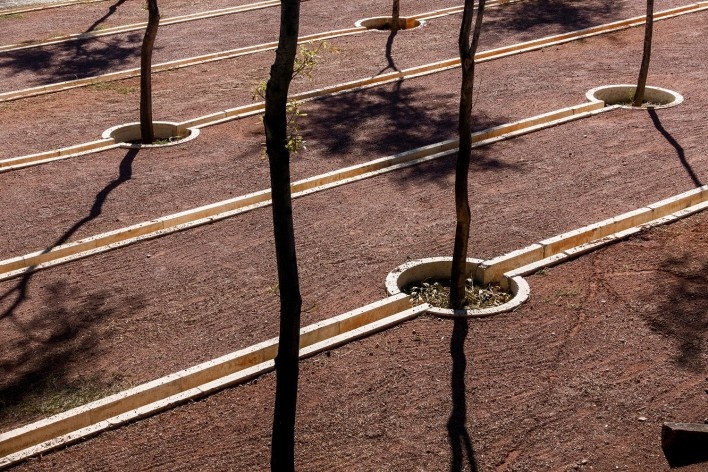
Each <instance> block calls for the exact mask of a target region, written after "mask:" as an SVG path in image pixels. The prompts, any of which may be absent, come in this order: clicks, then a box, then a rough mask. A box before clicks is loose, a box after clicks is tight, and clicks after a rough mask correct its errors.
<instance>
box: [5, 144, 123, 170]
mask: <svg viewBox="0 0 708 472" xmlns="http://www.w3.org/2000/svg"><path fill="white" fill-rule="evenodd" d="M118 146H119V145H118V144H117V143H116V142H115V141H114V140H113V138H108V139H99V140H96V141H90V142H88V143H82V144H76V145H74V146H68V147H65V148H60V149H54V150H52V151H46V152H40V153H37V154H29V155H26V156H20V157H12V158H10V159H2V160H0V173H2V172H9V171H12V170H18V169H24V168H25V167H31V166H36V165H40V164H46V163H47V162H52V161H57V160H60V159H67V158H69V157H76V156H83V155H86V154H90V153H93V152H97V151H106V150H108V149H113V148H115V147H118Z"/></svg>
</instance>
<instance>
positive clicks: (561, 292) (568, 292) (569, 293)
mask: <svg viewBox="0 0 708 472" xmlns="http://www.w3.org/2000/svg"><path fill="white" fill-rule="evenodd" d="M577 294H578V289H577V288H575V287H570V288H560V289H558V290H556V297H558V298H562V297H574V296H576V295H577Z"/></svg>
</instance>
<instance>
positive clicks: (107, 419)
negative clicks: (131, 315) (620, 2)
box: [0, 186, 708, 469]
mask: <svg viewBox="0 0 708 472" xmlns="http://www.w3.org/2000/svg"><path fill="white" fill-rule="evenodd" d="M699 191H700V192H699ZM696 195H701V198H702V201H701V202H700V203H697V204H694V205H692V206H688V207H686V206H685V205H686V204H687V202H691V201H696V200H697V198H698V197H696ZM647 208H649V209H650V212H649V213H650V214H652V215H657V216H658V215H664V214H665V213H666V212H667V211H669V210H672V209H673V210H676V211H674V212H673V213H669V214H666V215H664V216H660V217H659V218H658V219H655V220H652V221H648V222H646V223H640V224H639V225H638V226H635V227H632V228H628V229H626V230H623V231H620V232H618V233H615V234H614V235H612V236H610V237H604V238H602V237H601V238H599V239H596V240H587V241H586V242H581V244H580V245H578V246H575V247H573V248H570V249H568V250H566V251H565V253H566V254H565V255H566V256H567V255H568V254H569V253H571V254H572V255H574V256H577V255H580V254H584V253H586V252H588V251H590V250H594V249H596V248H598V247H600V246H603V245H606V244H609V243H610V242H614V241H618V240H619V238H624V237H627V236H629V235H630V234H634V233H636V232H639V231H641V230H642V229H645V228H647V227H650V226H657V225H661V224H666V223H670V222H673V221H676V220H677V219H680V218H684V217H686V216H689V215H691V214H694V213H697V212H699V211H703V210H705V209H708V186H704V187H701V188H700V189H694V190H691V191H689V192H684V193H683V194H680V195H676V196H674V197H671V198H668V199H666V200H662V201H661V202H657V203H656V204H653V205H650V206H648V207H647ZM646 214H647V210H646V209H644V208H642V209H639V210H635V211H634V212H630V213H626V214H623V215H620V216H618V217H615V218H611V219H609V220H606V221H623V222H627V221H635V222H641V221H643V217H641V216H640V215H646ZM635 218H637V219H635ZM602 223H603V222H600V223H597V224H594V225H590V226H588V227H586V228H589V227H593V228H596V227H599V226H600V225H601V224H602ZM620 228H621V225H620ZM615 229H617V228H615ZM581 230H582V229H581ZM581 230H576V231H573V232H570V233H564V234H562V235H559V236H556V237H554V238H550V239H549V240H553V241H560V240H564V241H576V242H580V241H583V239H576V237H575V236H576V235H577V234H579V233H578V231H580V232H582V231H581ZM546 241H548V240H546ZM542 243H543V242H542ZM541 247H544V246H541ZM510 254H516V255H517V256H518V255H519V254H528V251H525V250H521V251H514V252H512V253H510ZM556 255H558V254H556ZM502 258H505V256H501V258H496V259H493V260H492V261H494V260H500V259H502ZM565 259H566V257H563V258H560V259H554V258H553V256H552V257H550V258H547V259H546V260H542V261H537V263H535V264H531V265H525V266H522V267H519V268H516V269H514V270H512V271H509V272H507V273H505V274H504V275H505V276H507V277H512V278H513V277H518V276H519V275H520V274H522V273H532V272H535V271H536V270H538V269H539V268H540V267H542V266H539V263H540V262H545V263H546V265H544V266H543V267H545V266H547V265H551V264H556V263H558V262H562V261H563V260H565ZM504 260H510V259H509V258H508V257H507V258H505V259H504ZM517 261H520V262H521V261H525V259H524V258H523V257H521V258H518V259H517ZM480 266H481V264H480ZM409 303H410V302H409V299H408V296H407V295H405V294H397V295H394V296H391V297H388V298H386V299H383V300H381V301H378V302H374V303H371V304H369V305H366V306H364V307H361V308H358V309H356V310H353V311H350V312H347V313H345V314H342V315H339V316H336V317H334V318H330V319H328V320H324V321H321V322H319V323H315V324H313V325H310V326H308V327H305V328H302V329H301V331H300V336H301V339H300V357H301V358H305V357H309V356H312V355H314V354H316V353H318V352H322V351H325V350H329V349H332V348H334V347H337V346H340V345H343V344H346V343H348V342H350V341H352V340H355V339H359V338H362V337H365V336H368V335H370V334H373V333H375V332H378V331H381V330H384V329H387V328H389V327H392V326H395V325H397V324H399V323H401V322H402V321H405V320H409V319H412V318H415V317H417V316H418V315H420V314H422V313H425V312H426V311H430V310H431V307H430V305H427V304H423V305H419V306H417V307H413V308H410V305H409ZM276 354H277V339H270V340H268V341H265V342H262V343H259V344H256V345H254V346H251V347H248V348H245V349H242V350H240V351H236V352H234V353H231V354H228V355H226V356H222V357H220V358H217V359H214V360H211V361H208V362H205V363H202V364H199V365H197V366H194V367H191V368H189V369H185V370H183V371H180V372H176V373H174V374H170V375H168V376H165V377H162V378H160V379H157V380H154V381H152V382H148V383H146V384H142V385H140V386H138V387H134V388H132V389H129V390H126V391H124V392H120V393H117V394H115V395H111V396H109V397H106V398H103V399H101V400H97V401H95V402H92V403H89V404H87V405H83V406H81V407H77V408H74V409H72V410H69V411H66V412H64V413H60V414H58V415H54V416H52V417H49V418H45V419H43V420H40V421H37V422H35V423H32V424H30V425H27V426H24V427H21V428H17V429H15V430H12V431H9V432H7V433H3V434H0V469H4V468H7V467H10V466H12V465H14V464H17V463H19V462H22V461H24V460H26V459H27V458H29V457H32V456H36V455H39V454H42V453H45V452H48V451H50V450H53V449H56V448H60V447H64V446H67V445H69V444H72V443H75V442H78V441H81V440H84V439H87V438H89V437H91V436H94V435H96V434H99V433H100V432H102V431H105V430H108V429H113V428H116V427H119V426H121V425H123V424H126V423H128V422H131V421H136V420H139V419H142V418H145V417H148V416H151V415H154V414H156V413H159V412H161V411H164V410H167V409H169V408H173V407H175V406H177V405H180V404H183V403H186V402H188V401H191V400H194V399H197V398H201V397H204V396H206V395H210V394H212V393H215V392H217V391H219V390H221V389H224V388H226V387H229V386H233V385H236V384H239V383H242V382H244V381H246V380H249V379H251V378H253V377H255V376H258V375H260V374H262V373H265V372H268V371H270V370H272V369H273V368H274V362H273V359H274V357H275V355H276Z"/></svg>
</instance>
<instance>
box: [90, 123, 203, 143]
mask: <svg viewBox="0 0 708 472" xmlns="http://www.w3.org/2000/svg"><path fill="white" fill-rule="evenodd" d="M152 126H153V131H154V133H155V141H153V143H152V144H142V143H141V139H142V137H141V134H140V123H128V124H125V125H118V126H114V127H112V128H109V129H107V130H106V131H104V132H103V135H102V137H103V139H108V138H113V139H114V140H115V142H116V143H118V144H120V146H121V147H128V148H144V147H163V146H174V145H176V144H181V143H185V142H187V141H191V140H192V139H194V138H196V137H197V136H199V129H198V128H184V127H182V126H180V125H179V123H171V122H168V121H154V122H153V124H152Z"/></svg>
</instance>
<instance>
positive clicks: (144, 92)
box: [140, 0, 160, 144]
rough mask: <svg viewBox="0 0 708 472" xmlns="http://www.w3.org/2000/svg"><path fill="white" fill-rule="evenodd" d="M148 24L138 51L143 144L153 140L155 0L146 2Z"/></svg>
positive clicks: (158, 15) (156, 26) (158, 14)
mask: <svg viewBox="0 0 708 472" xmlns="http://www.w3.org/2000/svg"><path fill="white" fill-rule="evenodd" d="M147 7H148V24H147V28H145V37H144V38H143V45H142V48H141V51H140V137H141V140H142V142H143V144H150V143H152V142H153V141H154V140H155V134H154V132H153V128H152V48H153V46H154V45H155V38H156V37H157V28H158V26H160V10H159V9H158V8H157V0H148V2H147Z"/></svg>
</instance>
